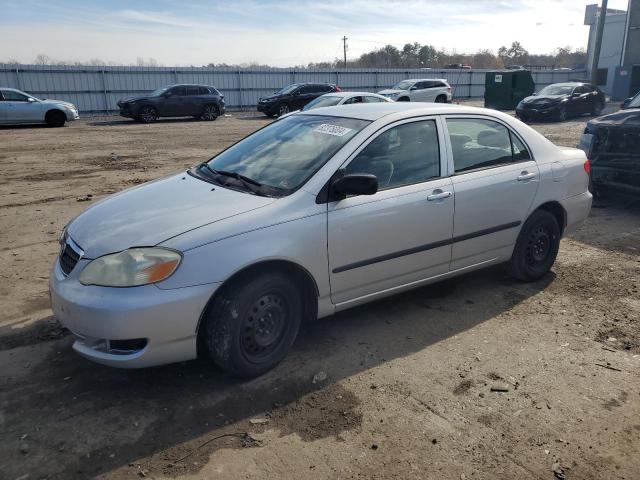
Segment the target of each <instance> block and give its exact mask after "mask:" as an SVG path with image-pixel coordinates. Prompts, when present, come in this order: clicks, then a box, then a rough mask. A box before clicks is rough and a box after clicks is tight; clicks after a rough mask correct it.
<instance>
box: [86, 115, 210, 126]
mask: <svg viewBox="0 0 640 480" xmlns="http://www.w3.org/2000/svg"><path fill="white" fill-rule="evenodd" d="M218 120H219V119H218ZM187 122H197V123H211V122H205V121H204V120H200V119H199V118H193V117H171V118H159V119H158V120H156V121H155V122H152V123H150V124H149V125H154V124H164V123H187ZM87 125H90V126H92V127H105V126H106V127H110V126H118V125H145V123H143V122H138V121H137V120H134V119H132V118H117V119H111V120H93V121H89V122H87Z"/></svg>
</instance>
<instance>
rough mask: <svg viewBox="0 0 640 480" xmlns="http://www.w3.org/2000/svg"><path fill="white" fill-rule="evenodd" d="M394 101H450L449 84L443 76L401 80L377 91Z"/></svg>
mask: <svg viewBox="0 0 640 480" xmlns="http://www.w3.org/2000/svg"><path fill="white" fill-rule="evenodd" d="M378 93H379V94H380V95H384V96H385V97H387V98H390V99H391V100H395V101H396V102H436V103H448V102H451V99H452V94H451V85H449V82H447V80H445V79H444V78H418V79H409V80H402V81H401V82H398V83H396V84H395V85H394V86H393V87H391V88H388V89H386V90H381V91H379V92H378Z"/></svg>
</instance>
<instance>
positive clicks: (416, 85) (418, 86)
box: [414, 82, 428, 90]
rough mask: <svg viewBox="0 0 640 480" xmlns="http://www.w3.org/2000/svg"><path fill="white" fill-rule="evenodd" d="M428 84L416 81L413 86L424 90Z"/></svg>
mask: <svg viewBox="0 0 640 480" xmlns="http://www.w3.org/2000/svg"><path fill="white" fill-rule="evenodd" d="M427 86H428V84H427V82H417V83H416V84H415V85H414V87H415V89H416V90H424V89H425V88H427Z"/></svg>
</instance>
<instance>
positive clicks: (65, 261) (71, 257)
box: [60, 241, 81, 275]
mask: <svg viewBox="0 0 640 480" xmlns="http://www.w3.org/2000/svg"><path fill="white" fill-rule="evenodd" d="M80 256H81V254H80V252H77V251H75V250H74V249H73V247H72V246H71V244H70V243H69V242H68V241H67V243H66V244H65V246H64V249H63V250H62V252H61V253H60V268H61V269H62V271H63V272H64V274H65V275H69V274H70V273H71V271H72V270H73V269H74V267H75V266H76V264H77V263H78V260H80Z"/></svg>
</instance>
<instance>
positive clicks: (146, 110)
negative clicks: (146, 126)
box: [138, 106, 158, 123]
mask: <svg viewBox="0 0 640 480" xmlns="http://www.w3.org/2000/svg"><path fill="white" fill-rule="evenodd" d="M138 118H139V119H140V121H141V122H144V123H153V122H155V121H156V120H157V119H158V112H157V111H156V109H155V108H153V107H151V106H146V107H143V108H142V111H141V112H140V115H139V116H138Z"/></svg>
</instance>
